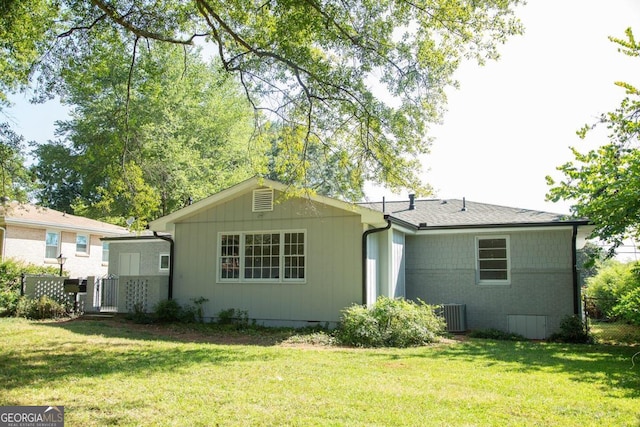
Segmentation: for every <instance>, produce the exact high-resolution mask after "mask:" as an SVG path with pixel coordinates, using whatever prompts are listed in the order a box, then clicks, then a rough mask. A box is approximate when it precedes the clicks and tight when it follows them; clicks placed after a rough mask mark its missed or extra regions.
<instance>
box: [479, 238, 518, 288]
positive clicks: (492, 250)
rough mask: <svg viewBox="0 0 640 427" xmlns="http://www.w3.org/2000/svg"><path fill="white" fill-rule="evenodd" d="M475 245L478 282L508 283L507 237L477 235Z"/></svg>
mask: <svg viewBox="0 0 640 427" xmlns="http://www.w3.org/2000/svg"><path fill="white" fill-rule="evenodd" d="M476 246H477V271H478V283H479V284H502V285H506V284H509V283H510V279H511V275H510V271H509V237H508V236H487V237H477V238H476Z"/></svg>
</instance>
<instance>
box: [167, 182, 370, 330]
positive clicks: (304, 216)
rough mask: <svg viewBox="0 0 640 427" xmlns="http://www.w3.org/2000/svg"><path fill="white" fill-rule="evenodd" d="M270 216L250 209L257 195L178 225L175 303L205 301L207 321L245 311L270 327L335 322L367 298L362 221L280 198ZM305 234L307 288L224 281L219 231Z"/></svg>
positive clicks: (338, 211)
mask: <svg viewBox="0 0 640 427" xmlns="http://www.w3.org/2000/svg"><path fill="white" fill-rule="evenodd" d="M279 196H280V197H281V195H280V194H279V193H278V192H276V204H275V206H274V209H273V211H271V212H260V213H255V212H252V210H251V202H252V194H251V192H248V193H247V194H244V195H241V196H240V197H238V198H236V199H233V200H231V201H227V202H226V203H223V204H220V205H217V206H214V207H212V208H211V209H209V210H207V211H205V212H202V213H200V214H198V215H195V216H193V217H190V218H188V219H185V220H184V221H181V222H178V223H177V224H176V228H175V235H174V238H175V242H176V244H175V264H174V268H175V270H174V298H176V299H177V300H178V301H179V302H180V303H181V304H188V303H190V300H191V299H193V298H199V297H204V298H206V299H208V300H209V301H208V302H206V303H205V304H204V305H203V308H204V316H205V317H206V318H215V317H216V316H217V314H218V313H219V312H220V311H221V310H226V309H229V308H235V309H240V310H246V311H247V312H248V316H249V318H251V319H256V320H257V321H259V322H264V323H268V324H298V325H299V324H304V323H305V322H336V321H338V320H339V316H340V311H341V310H342V309H344V308H345V307H347V306H349V305H351V304H353V303H360V300H361V293H362V291H361V265H362V264H361V263H362V261H361V256H362V255H361V247H360V245H361V243H360V242H361V236H362V230H363V228H362V225H361V222H360V216H359V215H356V214H355V213H351V212H348V211H345V210H341V209H336V208H333V207H330V206H327V205H321V204H317V203H314V202H311V201H309V200H307V199H299V198H289V199H284V198H279ZM287 230H305V232H306V254H305V257H306V258H305V262H306V278H305V279H306V280H305V283H290V282H282V283H255V282H253V283H248V282H222V281H220V280H219V279H218V277H219V273H218V271H217V268H218V267H217V265H218V235H219V233H220V232H254V231H255V232H262V231H287Z"/></svg>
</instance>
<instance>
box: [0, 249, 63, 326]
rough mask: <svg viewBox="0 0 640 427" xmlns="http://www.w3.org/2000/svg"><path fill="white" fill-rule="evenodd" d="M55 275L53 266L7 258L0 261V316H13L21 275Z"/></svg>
mask: <svg viewBox="0 0 640 427" xmlns="http://www.w3.org/2000/svg"><path fill="white" fill-rule="evenodd" d="M23 274H25V275H27V274H28V275H38V274H43V275H44V274H50V275H57V274H58V272H57V269H56V268H55V267H42V266H37V265H32V264H25V263H24V262H22V261H16V260H13V259H7V260H5V261H4V262H1V263H0V317H6V316H15V315H16V313H17V310H18V302H19V301H20V288H21V287H22V275H23Z"/></svg>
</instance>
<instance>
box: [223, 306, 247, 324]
mask: <svg viewBox="0 0 640 427" xmlns="http://www.w3.org/2000/svg"><path fill="white" fill-rule="evenodd" d="M216 317H217V319H218V322H217V323H218V324H219V325H236V326H239V327H245V326H248V325H249V313H248V312H247V310H239V309H237V308H228V309H226V310H220V311H219V312H218V315H217V316H216Z"/></svg>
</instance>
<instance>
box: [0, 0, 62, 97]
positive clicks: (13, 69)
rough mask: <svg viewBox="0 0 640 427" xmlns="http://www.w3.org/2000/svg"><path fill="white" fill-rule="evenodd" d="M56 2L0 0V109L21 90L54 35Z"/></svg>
mask: <svg viewBox="0 0 640 427" xmlns="http://www.w3.org/2000/svg"><path fill="white" fill-rule="evenodd" d="M58 12H59V9H58V5H57V2H53V1H49V0H29V1H28V2H26V1H22V0H3V1H2V2H0V109H1V107H2V106H3V105H4V106H7V105H8V100H7V93H8V92H13V91H16V90H18V89H21V88H23V87H25V86H26V85H27V84H28V83H29V77H30V75H31V73H32V70H33V69H34V65H35V64H36V62H37V60H38V58H39V57H40V56H41V55H42V53H43V52H44V51H45V49H46V46H47V41H48V40H50V39H51V38H52V37H53V36H54V35H55V28H56V26H55V23H54V19H55V17H56V16H57V14H58Z"/></svg>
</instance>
